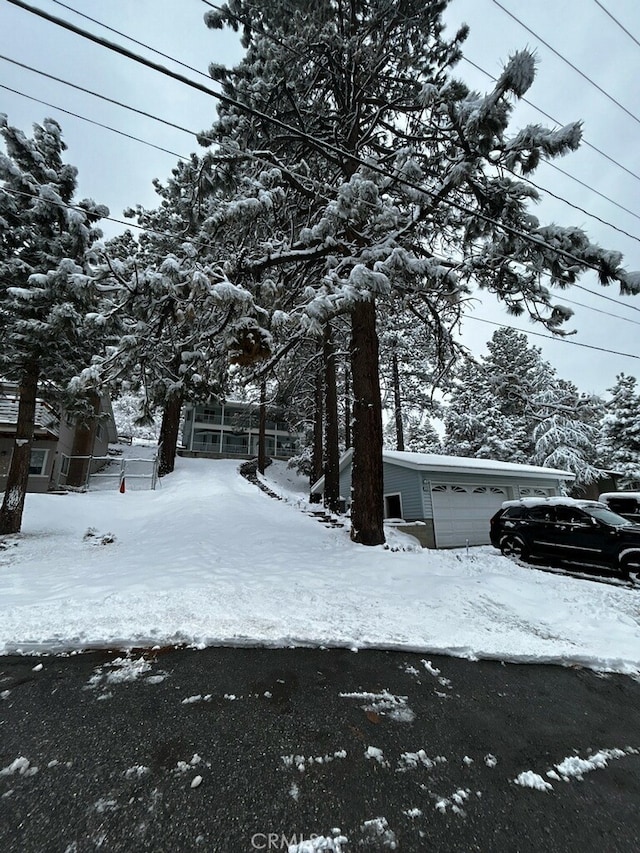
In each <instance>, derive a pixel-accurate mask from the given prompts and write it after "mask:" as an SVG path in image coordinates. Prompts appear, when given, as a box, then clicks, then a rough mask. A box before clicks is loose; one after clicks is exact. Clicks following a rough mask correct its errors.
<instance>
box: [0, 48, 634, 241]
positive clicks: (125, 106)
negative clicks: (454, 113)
mask: <svg viewBox="0 0 640 853" xmlns="http://www.w3.org/2000/svg"><path fill="white" fill-rule="evenodd" d="M0 59H2V60H4V61H5V62H10V63H12V64H14V65H18V66H19V67H21V68H24V69H26V70H28V71H31V72H33V73H34V74H39V75H40V76H43V77H47V78H48V79H53V80H54V81H55V82H57V83H62V84H64V85H65V86H69V87H70V88H72V89H77V90H79V91H81V92H84V93H85V94H89V95H92V96H93V97H95V98H99V99H102V100H107V101H109V103H114V104H115V105H116V106H119V107H121V108H122V109H125V110H129V111H131V112H134V113H137V114H139V115H143V116H145V117H147V118H153V119H154V120H155V121H158V122H160V123H162V124H165V125H167V126H168V127H172V128H175V129H178V130H181V131H182V132H184V133H188V134H189V135H190V136H194V137H196V136H197V135H198V133H197V132H196V131H195V130H189V129H188V128H186V127H181V126H179V125H176V124H174V123H173V122H170V121H168V120H166V119H163V118H160V117H159V116H156V115H154V114H151V113H147V112H143V111H141V110H138V109H136V108H135V107H132V106H130V105H129V104H125V103H123V102H121V101H114V100H112V99H111V98H105V96H104V95H101V94H99V93H98V92H94V91H93V90H92V89H87V88H85V87H83V86H77V85H76V84H75V83H71V82H70V81H68V80H64V79H63V78H61V77H54V76H53V75H51V74H47V73H46V72H45V71H41V70H40V69H38V68H34V67H33V66H30V65H25V64H24V63H21V62H18V61H17V60H15V59H11V58H9V57H7V56H3V55H1V54H0ZM0 88H2V89H6V90H7V91H8V92H13V93H14V94H15V95H20V96H22V97H23V98H28V99H29V100H31V101H35V102H36V103H39V104H43V105H44V106H47V107H51V109H55V110H60V111H61V112H63V113H67V115H71V116H74V118H79V119H81V120H82V121H86V122H89V123H90V124H94V125H96V126H98V127H102V128H104V129H105V130H110V131H112V132H113V133H117V134H119V135H120V136H125V137H127V138H129V139H132V140H135V141H136V142H140V143H141V144H143V145H148V146H150V147H152V148H156V149H157V150H158V151H163V152H165V153H167V154H173V155H174V156H175V157H178V159H180V160H188V159H189V158H188V157H186V156H185V155H183V154H177V153H176V152H175V151H170V150H169V149H167V148H163V147H162V146H160V145H156V144H154V143H153V142H147V141H146V140H144V139H140V138H139V137H137V136H132V135H131V134H128V133H125V132H124V131H121V130H117V129H116V128H113V127H110V126H109V125H106V124H102V123H101V122H98V121H95V120H94V119H90V118H88V117H87V116H83V115H80V114H78V113H74V112H71V111H70V110H67V109H65V108H64V107H59V106H56V105H55V104H50V103H48V102H47V101H42V100H40V99H39V98H34V97H33V96H32V95H27V94H25V93H24V92H20V91H18V90H17V89H12V88H11V87H9V86H5V85H3V84H2V83H0ZM545 162H548V161H545ZM549 165H553V164H552V163H549ZM507 171H509V172H510V173H511V174H512V175H513V176H514V177H515V178H516V179H517V180H522V181H524V182H526V183H528V184H530V185H531V186H533V187H535V188H536V189H537V190H540V191H541V192H545V193H547V194H548V195H550V196H553V198H555V199H557V200H558V201H561V202H564V204H566V205H568V206H569V207H572V208H573V209H574V210H578V211H579V212H580V213H584V214H585V216H589V217H590V218H591V219H594V220H596V221H598V222H600V223H602V224H603V225H607V226H608V227H609V228H611V229H612V230H613V231H617V232H618V233H619V234H622V235H623V236H625V237H629V238H630V239H631V240H635V241H636V242H638V243H640V237H636V236H635V235H634V234H630V233H629V232H628V231H625V230H624V229H622V228H619V227H618V226H617V225H614V224H613V223H612V222H608V221H607V220H606V219H603V218H602V217H601V216H598V215H597V214H595V213H591V212H589V211H588V210H586V209H585V208H583V207H580V206H579V205H576V204H574V203H573V202H571V201H569V200H568V199H566V198H564V197H563V196H560V195H558V194H556V193H554V192H553V191H552V190H549V189H547V188H546V187H543V186H541V185H540V184H536V183H535V182H534V181H532V180H531V179H530V178H526V177H524V176H522V175H518V174H517V173H516V172H514V171H512V170H507ZM584 186H585V187H587V188H588V185H587V184H584ZM629 212H631V211H629ZM633 215H636V214H633ZM637 218H638V219H640V216H638V217H637Z"/></svg>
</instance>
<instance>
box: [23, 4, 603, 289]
mask: <svg viewBox="0 0 640 853" xmlns="http://www.w3.org/2000/svg"><path fill="white" fill-rule="evenodd" d="M7 2H9V3H11V4H12V5H13V6H18V7H19V8H21V9H23V10H25V11H27V12H30V13H31V14H34V15H37V16H38V17H40V18H43V19H45V20H47V21H49V22H51V23H53V24H56V25H57V26H60V27H62V28H63V29H66V30H68V31H69V32H73V33H75V34H76V35H79V36H81V37H82V38H85V39H87V40H89V41H92V42H94V43H95V44H99V45H101V46H102V47H105V48H107V49H108V50H111V51H113V52H115V53H119V54H120V55H121V56H124V57H126V58H128V59H131V60H132V61H134V62H136V63H138V64H140V65H145V66H146V67H147V68H151V69H152V70H155V71H158V72H159V73H161V74H163V75H165V76H167V77H171V78H172V79H174V80H177V81H178V82H181V83H183V84H185V85H186V86H189V87H190V88H192V89H196V90H197V91H200V92H203V93H205V94H207V95H209V96H210V97H213V98H215V99H216V100H219V101H220V102H221V103H224V104H227V105H228V106H232V107H234V108H235V109H239V110H241V111H243V112H245V113H248V114H250V115H252V116H254V117H255V118H259V119H261V120H262V121H265V122H268V123H269V124H272V125H273V126H275V127H278V128H279V129H281V130H284V131H286V132H287V133H288V134H293V135H294V136H295V137H297V138H298V139H303V140H305V141H307V142H309V143H310V144H312V145H313V146H314V147H315V148H318V149H319V150H324V152H325V153H326V152H328V151H330V152H331V153H333V154H337V155H338V156H340V157H343V158H346V159H347V160H351V161H352V162H354V163H357V164H358V165H361V166H366V167H367V168H368V169H370V170H371V171H373V172H375V173H377V174H380V175H383V176H384V177H387V178H388V177H392V178H393V179H394V180H395V181H397V182H398V183H399V184H401V185H404V186H407V187H410V188H411V189H413V190H416V191H418V192H420V193H424V194H425V195H428V196H429V195H430V196H432V197H433V196H434V194H433V193H432V192H430V191H429V190H426V189H425V188H424V187H421V186H420V185H419V184H416V183H415V182H413V181H410V180H408V179H407V178H404V177H402V176H401V175H393V176H392V175H390V174H389V173H388V172H387V171H386V170H385V169H384V168H382V167H381V166H379V165H378V164H375V163H371V162H368V161H365V160H363V159H362V158H360V157H358V156H356V155H354V154H353V153H351V152H349V151H345V150H344V149H342V148H340V146H338V145H334V144H333V143H331V142H327V141H326V140H318V139H316V138H315V137H313V136H312V135H311V134H308V133H306V132H305V131H302V130H300V129H298V128H295V127H292V126H291V125H288V124H286V123H285V122H283V121H281V120H280V119H277V118H274V117H273V116H270V115H268V114H267V113H264V112H262V111H261V110H256V109H254V108H252V107H249V106H248V105H246V104H243V103H241V102H240V101H237V100H235V99H234V98H230V97H229V96H228V95H224V94H222V93H220V92H215V91H214V90H212V89H209V88H208V87H207V86H204V85H202V84H200V83H198V82H196V81H195V80H190V79H189V78H188V77H185V76H184V75H182V74H180V73H178V72H175V71H171V70H169V69H168V68H165V67H164V66H162V65H159V64H158V63H156V62H154V61H153V60H150V59H146V58H145V57H142V56H139V55H138V54H135V53H133V52H132V51H130V50H128V49H127V48H125V47H123V46H122V45H118V44H115V43H113V42H110V41H108V40H107V39H103V38H101V37H100V36H96V35H94V34H93V33H90V32H88V31H86V30H83V29H81V28H80V27H76V26H75V25H74V24H72V23H70V22H69V21H65V20H63V19H61V18H58V17H56V16H55V15H50V14H49V13H48V12H45V11H44V10H42V9H37V8H34V7H32V6H29V5H28V4H27V3H24V2H23V0H7ZM494 2H495V0H494ZM107 100H109V99H107ZM181 129H182V128H181ZM443 204H446V205H448V206H449V207H452V208H454V209H456V210H459V211H461V212H463V213H466V214H468V215H471V216H474V217H476V218H477V219H480V220H482V221H483V222H487V223H489V224H491V225H494V226H495V227H496V228H499V229H501V230H502V231H505V232H507V233H509V234H512V235H514V236H517V237H520V238H521V239H523V240H525V241H527V242H529V243H531V244H532V245H535V246H538V247H540V248H546V249H549V250H551V251H552V252H554V253H555V254H556V255H558V256H561V257H565V258H568V259H569V260H572V261H575V262H577V263H579V264H580V265H581V266H584V267H586V268H588V269H592V270H595V271H596V272H598V273H599V272H600V269H599V267H597V266H595V265H594V264H590V263H588V262H587V261H585V259H584V258H579V257H577V256H576V255H573V254H572V253H571V252H568V251H567V250H566V249H562V248H559V247H557V246H551V245H550V244H548V243H546V242H545V241H544V240H539V239H537V238H536V237H533V236H531V235H530V234H527V233H526V232H524V231H520V230H519V229H517V228H513V227H512V226H510V225H506V224H505V223H501V222H499V221H497V220H495V219H493V218H492V217H490V216H487V215H486V214H484V213H481V212H479V211H474V210H471V209H470V208H468V207H465V206H464V205H462V204H459V203H458V202H455V201H451V200H450V199H443Z"/></svg>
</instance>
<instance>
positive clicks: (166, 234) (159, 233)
mask: <svg viewBox="0 0 640 853" xmlns="http://www.w3.org/2000/svg"><path fill="white" fill-rule="evenodd" d="M3 191H4V192H8V193H10V194H11V195H15V196H19V197H22V198H30V199H34V200H35V199H39V198H40V197H39V196H37V195H35V194H33V193H27V192H24V191H22V190H16V189H13V188H12V187H3ZM47 202H48V203H49V204H55V205H56V206H57V207H63V208H66V209H67V210H78V211H80V212H82V213H86V212H87V211H86V209H85V208H84V207H81V206H80V205H77V204H70V203H68V202H63V201H61V200H60V201H55V200H53V199H47ZM100 219H101V220H102V219H104V220H106V221H107V222H115V223H116V224H118V225H126V226H127V227H128V228H136V229H137V230H139V231H145V232H146V233H149V234H155V235H156V236H159V237H170V238H171V239H176V235H175V234H172V233H170V232H168V231H159V230H157V229H155V228H149V227H147V226H144V225H138V224H137V223H133V222H126V221H125V220H123V219H116V218H114V217H113V216H101V217H100ZM181 242H182V243H191V244H192V245H193V246H200V247H205V248H206V247H209V248H212V246H213V244H212V243H210V242H208V241H201V240H196V239H194V238H193V237H183V238H181ZM589 292H590V291H589ZM596 295H598V294H596ZM566 301H567V302H569V301H570V300H566ZM575 304H580V303H575ZM583 307H585V308H587V307H589V306H586V305H585V306H583ZM591 310H593V311H597V312H598V313H601V314H605V313H607V312H604V311H599V309H597V308H593V309H591ZM610 316H614V315H610ZM466 318H468V319H471V320H476V321H477V322H479V323H488V324H489V325H492V326H499V327H500V328H503V329H513V330H514V331H516V332H522V333H524V334H526V335H535V336H536V337H539V338H547V339H548V340H552V341H559V342H561V343H566V344H572V345H573V346H578V347H586V348H587V349H593V350H598V351H599V352H606V353H610V354H611V355H620V356H624V357H628V358H640V356H637V355H632V354H631V353H625V352H618V351H616V350H610V349H606V348H605V347H596V346H593V345H592V344H583V343H578V342H577V341H570V340H569V339H568V338H567V337H566V336H565V335H545V334H543V333H542V332H534V331H531V330H527V329H518V328H516V327H515V326H510V325H508V324H505V323H498V322H495V321H493V320H485V319H483V318H481V317H474V316H472V315H469V314H466V315H464V317H463V319H466ZM619 319H621V320H624V319H627V318H625V317H620V318H619ZM629 322H632V323H633V322H634V321H633V320H629Z"/></svg>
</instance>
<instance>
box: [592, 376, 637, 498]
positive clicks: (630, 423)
mask: <svg viewBox="0 0 640 853" xmlns="http://www.w3.org/2000/svg"><path fill="white" fill-rule="evenodd" d="M608 391H609V393H610V394H611V397H610V399H609V400H607V402H606V404H605V413H604V417H603V420H602V429H601V435H600V448H599V453H600V461H601V464H602V466H603V467H606V468H608V469H609V470H613V471H618V472H619V473H620V474H622V475H623V479H622V485H623V486H624V485H627V486H628V485H631V484H634V486H637V485H638V484H639V483H640V393H639V392H638V389H637V380H636V378H635V376H629V375H628V374H625V373H619V374H618V375H617V376H616V382H615V385H614V386H613V388H609V389H608Z"/></svg>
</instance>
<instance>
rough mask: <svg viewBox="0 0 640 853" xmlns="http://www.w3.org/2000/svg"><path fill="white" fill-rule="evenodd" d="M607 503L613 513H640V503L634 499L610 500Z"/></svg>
mask: <svg viewBox="0 0 640 853" xmlns="http://www.w3.org/2000/svg"><path fill="white" fill-rule="evenodd" d="M607 503H608V504H609V508H610V509H612V510H613V512H617V513H621V512H626V513H627V514H629V515H630V514H632V513H640V503H639V502H638V501H637V500H635V499H634V498H609V499H608V500H607Z"/></svg>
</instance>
